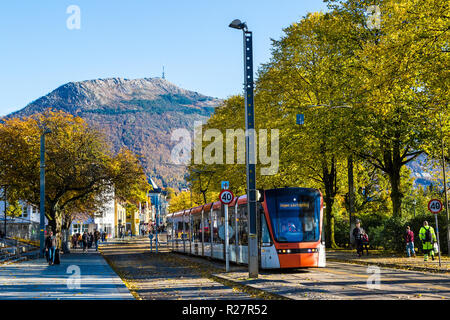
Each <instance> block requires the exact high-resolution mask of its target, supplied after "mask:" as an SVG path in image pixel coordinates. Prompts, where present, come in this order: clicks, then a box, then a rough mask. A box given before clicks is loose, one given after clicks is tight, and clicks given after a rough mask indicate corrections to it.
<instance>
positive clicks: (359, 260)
mask: <svg viewBox="0 0 450 320" xmlns="http://www.w3.org/2000/svg"><path fill="white" fill-rule="evenodd" d="M327 261H336V262H347V263H355V264H361V265H377V266H379V267H388V268H398V269H406V270H415V271H425V272H439V273H450V258H449V257H448V256H442V257H441V267H439V258H438V256H437V255H436V256H435V260H434V261H432V260H431V258H430V259H428V261H423V255H417V257H415V258H413V257H412V258H407V257H406V254H405V255H404V256H401V255H399V254H395V255H388V254H373V253H372V254H371V253H370V250H369V255H368V256H367V255H366V252H365V251H364V255H363V256H362V257H358V255H357V254H356V253H355V251H354V250H353V251H350V250H330V249H327Z"/></svg>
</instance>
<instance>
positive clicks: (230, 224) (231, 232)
mask: <svg viewBox="0 0 450 320" xmlns="http://www.w3.org/2000/svg"><path fill="white" fill-rule="evenodd" d="M235 219H236V217H235V213H234V207H230V208H228V232H229V235H230V239H229V242H228V243H229V244H234V243H235V241H236V240H235V239H236V237H235V234H236V233H235V231H236V230H234V229H235V223H234V222H235Z"/></svg>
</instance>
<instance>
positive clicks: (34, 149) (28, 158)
mask: <svg viewBox="0 0 450 320" xmlns="http://www.w3.org/2000/svg"><path fill="white" fill-rule="evenodd" d="M44 130H50V132H51V133H49V134H47V141H46V154H45V157H46V168H45V169H46V175H45V181H46V194H45V215H46V217H47V219H48V221H49V225H50V226H51V227H52V229H53V230H55V231H56V232H57V233H59V232H61V230H62V229H67V228H68V227H69V226H70V223H71V222H72V218H73V213H74V212H77V211H84V212H86V211H88V213H91V212H94V211H96V210H98V209H99V208H101V205H102V204H103V203H104V202H105V201H107V200H108V199H110V198H111V197H112V195H113V193H114V192H115V194H116V195H117V196H118V197H119V198H129V197H131V198H135V199H139V198H140V197H142V194H145V192H146V191H147V190H148V188H149V186H148V183H147V181H146V178H145V175H144V171H143V168H142V166H141V165H140V163H139V160H138V159H137V158H136V157H135V156H134V155H133V154H132V153H131V152H130V151H128V150H121V152H119V153H118V154H117V155H113V154H112V153H111V152H110V151H109V150H110V148H109V146H108V144H107V143H106V142H105V140H104V139H103V137H102V136H101V134H100V133H99V132H97V131H95V130H94V129H92V128H90V127H89V126H88V125H87V124H86V123H85V122H84V121H83V120H82V119H81V118H79V117H74V116H72V115H70V114H67V113H64V112H54V111H51V110H47V111H45V112H44V113H42V114H35V115H32V116H29V117H25V118H21V119H18V118H6V119H4V120H3V123H1V124H0V146H1V149H2V153H1V154H0V166H1V168H2V170H1V173H0V180H1V182H2V183H3V184H7V185H8V186H9V188H10V189H12V190H14V192H17V194H18V196H19V197H20V199H21V200H24V201H26V202H28V203H31V204H33V205H35V206H37V207H39V203H40V180H39V166H40V165H39V163H40V143H39V142H40V136H41V134H43V131H44Z"/></svg>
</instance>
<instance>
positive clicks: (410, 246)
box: [405, 226, 416, 258]
mask: <svg viewBox="0 0 450 320" xmlns="http://www.w3.org/2000/svg"><path fill="white" fill-rule="evenodd" d="M405 242H406V254H407V255H408V258H410V257H411V254H412V255H413V256H414V257H416V253H415V251H414V232H412V230H411V228H410V227H409V226H407V227H406V235H405Z"/></svg>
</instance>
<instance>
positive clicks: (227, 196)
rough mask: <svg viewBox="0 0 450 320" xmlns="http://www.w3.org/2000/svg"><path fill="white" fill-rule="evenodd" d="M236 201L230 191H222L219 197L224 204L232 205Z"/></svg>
mask: <svg viewBox="0 0 450 320" xmlns="http://www.w3.org/2000/svg"><path fill="white" fill-rule="evenodd" d="M233 199H234V194H233V192H231V191H230V190H222V192H221V193H220V195H219V200H220V202H222V204H230V203H231V201H233Z"/></svg>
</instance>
